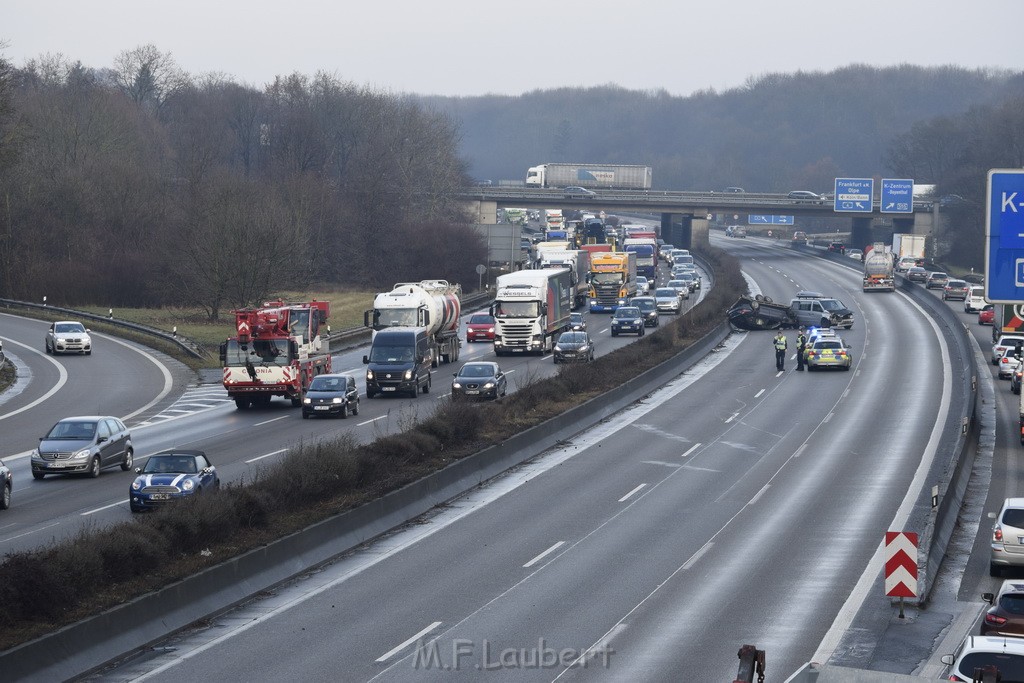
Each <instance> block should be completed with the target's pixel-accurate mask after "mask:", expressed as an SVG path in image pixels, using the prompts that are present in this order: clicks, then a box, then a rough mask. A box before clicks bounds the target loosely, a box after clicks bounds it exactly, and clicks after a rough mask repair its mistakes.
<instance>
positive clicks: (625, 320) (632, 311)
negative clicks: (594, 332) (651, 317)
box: [612, 306, 646, 337]
mask: <svg viewBox="0 0 1024 683" xmlns="http://www.w3.org/2000/svg"><path fill="white" fill-rule="evenodd" d="M644 327H646V325H645V323H644V315H643V313H641V312H640V309H639V308H637V307H636V306H619V307H618V308H617V309H615V313H613V314H612V336H613V337H617V336H618V335H620V334H635V335H637V336H639V337H642V336H644Z"/></svg>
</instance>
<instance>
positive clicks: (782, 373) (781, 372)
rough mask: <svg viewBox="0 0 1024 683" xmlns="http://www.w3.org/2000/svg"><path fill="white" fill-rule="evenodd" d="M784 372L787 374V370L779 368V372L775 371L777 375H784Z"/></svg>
mask: <svg viewBox="0 0 1024 683" xmlns="http://www.w3.org/2000/svg"><path fill="white" fill-rule="evenodd" d="M784 374H786V371H785V370H779V371H778V372H776V373H775V376H776V377H782V376H783V375H784Z"/></svg>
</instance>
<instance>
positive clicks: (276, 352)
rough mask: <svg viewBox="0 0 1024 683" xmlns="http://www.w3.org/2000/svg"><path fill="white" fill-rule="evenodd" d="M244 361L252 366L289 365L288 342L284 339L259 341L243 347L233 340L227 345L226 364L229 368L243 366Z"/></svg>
mask: <svg viewBox="0 0 1024 683" xmlns="http://www.w3.org/2000/svg"><path fill="white" fill-rule="evenodd" d="M246 361H249V362H251V363H252V364H253V365H289V364H290V363H291V359H290V358H289V357H288V341H287V340H284V339H276V340H274V339H271V340H268V341H264V340H259V341H254V342H252V343H251V344H246V345H245V346H244V347H243V345H242V344H239V343H238V342H237V341H235V340H234V339H231V340H229V341H228V343H227V357H226V364H227V365H229V366H232V365H233V366H241V365H245V363H246Z"/></svg>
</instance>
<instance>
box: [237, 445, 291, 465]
mask: <svg viewBox="0 0 1024 683" xmlns="http://www.w3.org/2000/svg"><path fill="white" fill-rule="evenodd" d="M287 451H288V449H287V448H282V449H280V450H276V451H274V452H273V453H267V454H266V455H258V456H256V457H255V458H250V459H249V460H246V461H245V462H247V463H250V462H256V461H257V460H262V459H263V458H269V457H271V456H274V455H280V454H281V453H286V452H287Z"/></svg>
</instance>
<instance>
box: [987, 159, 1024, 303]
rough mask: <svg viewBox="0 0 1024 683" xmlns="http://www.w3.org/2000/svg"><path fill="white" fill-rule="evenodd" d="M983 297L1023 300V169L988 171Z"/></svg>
mask: <svg viewBox="0 0 1024 683" xmlns="http://www.w3.org/2000/svg"><path fill="white" fill-rule="evenodd" d="M985 199H986V201H985V206H986V207H987V212H986V216H985V298H986V299H987V300H988V301H991V302H992V303H997V304H1017V303H1024V169H993V170H991V171H989V172H988V192H987V194H986V198H985Z"/></svg>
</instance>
